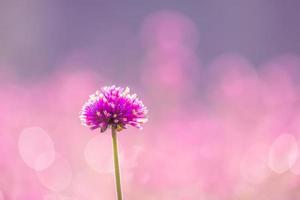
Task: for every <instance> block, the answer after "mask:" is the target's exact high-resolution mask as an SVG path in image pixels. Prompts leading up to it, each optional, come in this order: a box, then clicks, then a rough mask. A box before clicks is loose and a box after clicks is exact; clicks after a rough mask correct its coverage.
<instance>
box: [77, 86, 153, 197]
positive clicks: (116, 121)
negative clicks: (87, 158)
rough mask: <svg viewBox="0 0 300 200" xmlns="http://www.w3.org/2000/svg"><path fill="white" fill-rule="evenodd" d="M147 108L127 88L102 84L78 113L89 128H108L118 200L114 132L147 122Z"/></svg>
mask: <svg viewBox="0 0 300 200" xmlns="http://www.w3.org/2000/svg"><path fill="white" fill-rule="evenodd" d="M147 112H148V111H147V108H146V107H145V106H144V104H143V103H142V101H140V100H139V99H138V98H137V95H136V94H132V95H131V94H129V88H125V89H123V88H120V87H116V86H114V85H113V86H110V87H104V88H102V89H101V90H100V91H96V93H95V94H93V95H91V96H90V99H89V100H88V101H87V103H85V104H84V105H83V107H82V110H81V112H80V116H79V118H80V120H81V122H82V124H83V125H84V126H87V127H89V128H90V129H91V130H94V129H98V128H99V129H100V131H101V132H104V131H105V130H106V129H107V128H111V130H112V143H113V157H114V167H115V180H116V191H117V197H118V200H122V190H121V178H120V167H119V158H118V143H117V134H118V132H120V131H122V130H123V129H126V128H127V125H131V126H134V127H136V128H140V129H142V126H141V124H143V123H145V122H146V121H147V116H146V114H147Z"/></svg>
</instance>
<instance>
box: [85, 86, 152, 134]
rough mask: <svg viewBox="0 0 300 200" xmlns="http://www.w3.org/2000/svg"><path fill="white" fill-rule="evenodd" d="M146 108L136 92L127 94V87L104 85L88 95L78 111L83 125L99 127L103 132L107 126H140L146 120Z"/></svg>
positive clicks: (119, 127)
mask: <svg viewBox="0 0 300 200" xmlns="http://www.w3.org/2000/svg"><path fill="white" fill-rule="evenodd" d="M147 112H148V111H147V108H146V107H145V106H144V104H143V103H142V101H140V100H139V99H138V98H137V96H136V94H132V95H131V94H129V88H128V87H126V88H125V89H123V88H121V87H116V86H114V85H113V86H110V87H104V88H102V89H101V90H100V91H96V93H95V94H93V95H91V96H90V99H89V100H88V102H86V103H85V104H84V106H83V107H82V110H81V112H80V120H81V122H82V124H83V125H84V126H87V127H89V128H90V129H92V130H94V129H97V128H100V130H101V132H104V131H105V130H106V129H107V128H108V127H113V128H115V129H116V130H117V131H121V130H123V129H125V128H126V126H127V125H131V126H134V127H137V128H140V129H141V128H142V126H141V124H143V123H145V122H146V121H147V116H146V114H147Z"/></svg>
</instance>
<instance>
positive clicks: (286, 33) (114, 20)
mask: <svg viewBox="0 0 300 200" xmlns="http://www.w3.org/2000/svg"><path fill="white" fill-rule="evenodd" d="M299 8H300V2H298V1H289V0H273V1H267V0H245V1H240V0H226V1H220V0H185V1H174V0H151V1H137V0H136V1H128V0H124V1H116V0H112V1H103V0H98V1H97V0H93V1H91V0H90V1H82V0H81V1H79V0H72V1H69V0H52V1H39V0H26V1H18V0H1V1H0V44H1V45H0V63H2V64H3V63H4V64H7V65H10V66H14V68H12V67H10V68H5V69H4V70H14V71H17V73H18V74H19V76H20V77H24V78H25V77H29V78H33V77H37V75H42V74H47V72H49V71H51V70H53V68H55V67H57V66H58V64H60V63H61V62H63V59H64V58H65V57H66V56H68V55H70V54H72V53H74V52H76V51H78V50H79V51H81V50H83V51H84V52H86V54H87V58H86V60H87V62H89V63H91V66H93V67H94V68H99V70H102V69H101V68H103V67H104V66H107V67H109V68H112V69H116V70H117V69H119V68H121V67H124V65H125V66H126V65H127V63H130V66H129V64H128V66H126V67H136V66H133V65H135V64H138V63H139V62H140V60H141V59H140V57H141V55H142V54H143V53H144V49H143V47H142V45H141V44H140V40H139V33H140V29H141V26H142V24H143V20H144V19H145V17H147V16H148V15H149V14H151V13H153V12H156V11H159V10H162V9H170V10H175V11H179V12H182V13H183V14H184V15H186V16H188V17H190V19H191V20H192V21H193V22H194V23H195V24H196V26H197V28H198V30H199V33H200V36H199V38H200V43H199V47H198V54H199V57H200V58H201V60H202V62H204V63H206V62H208V61H209V60H211V59H213V58H215V57H216V56H217V55H220V54H222V53H224V52H236V53H240V54H242V55H244V56H246V57H247V58H249V59H250V60H251V61H252V62H254V64H261V62H265V61H266V60H267V59H269V58H271V57H274V56H277V55H279V54H284V53H294V54H299V53H300V42H298V40H299V39H298V38H299V35H300V21H299V18H300V13H299ZM100 65H101V67H100Z"/></svg>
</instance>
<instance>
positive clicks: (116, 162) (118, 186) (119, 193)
mask: <svg viewBox="0 0 300 200" xmlns="http://www.w3.org/2000/svg"><path fill="white" fill-rule="evenodd" d="M111 133H112V142H113V153H114V166H115V179H116V189H117V196H118V200H122V190H121V180H120V169H119V168H120V167H119V158H118V142H117V132H116V129H115V128H114V127H112V129H111Z"/></svg>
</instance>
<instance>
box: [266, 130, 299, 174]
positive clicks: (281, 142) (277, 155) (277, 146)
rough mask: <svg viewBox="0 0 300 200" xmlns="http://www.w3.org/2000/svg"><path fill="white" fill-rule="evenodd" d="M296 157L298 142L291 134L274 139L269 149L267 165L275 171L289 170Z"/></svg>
mask: <svg viewBox="0 0 300 200" xmlns="http://www.w3.org/2000/svg"><path fill="white" fill-rule="evenodd" d="M297 158H298V143H297V141H296V138H295V137H294V136H293V135H291V134H282V135H280V136H279V137H277V138H276V139H275V141H274V142H273V144H272V145H271V147H270V150H269V167H270V168H271V169H272V170H273V171H274V172H276V173H283V172H286V171H287V170H289V169H290V168H291V167H292V166H293V165H294V164H295V162H296V160H297Z"/></svg>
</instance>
